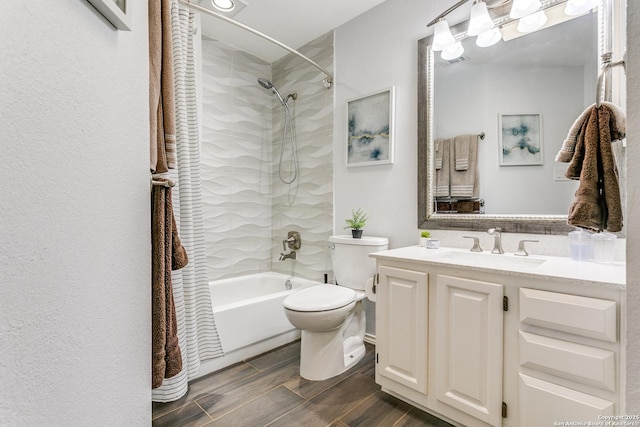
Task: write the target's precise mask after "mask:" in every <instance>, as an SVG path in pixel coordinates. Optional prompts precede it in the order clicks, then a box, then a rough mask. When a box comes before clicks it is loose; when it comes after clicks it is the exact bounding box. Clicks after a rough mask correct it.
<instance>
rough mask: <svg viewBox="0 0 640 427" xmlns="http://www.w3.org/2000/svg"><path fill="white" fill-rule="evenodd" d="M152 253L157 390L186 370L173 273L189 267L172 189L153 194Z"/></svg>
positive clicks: (155, 189)
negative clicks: (177, 223) (172, 271)
mask: <svg viewBox="0 0 640 427" xmlns="http://www.w3.org/2000/svg"><path fill="white" fill-rule="evenodd" d="M156 179H157V180H162V179H161V178H156ZM151 254H152V259H151V298H152V308H151V315H152V323H151V329H152V330H151V345H152V374H151V375H152V376H151V381H152V384H151V385H152V388H157V387H159V386H161V385H162V380H163V379H164V378H170V377H173V376H175V375H177V374H179V373H180V371H181V370H182V356H181V353H180V346H179V344H178V323H177V319H176V312H175V305H174V301H173V289H172V286H171V270H177V269H179V268H182V267H184V266H185V265H187V263H188V257H187V253H186V250H185V249H184V247H183V246H182V244H181V242H180V238H179V237H178V231H177V227H176V221H175V218H174V217H173V206H172V203H171V188H169V187H162V186H153V188H152V191H151Z"/></svg>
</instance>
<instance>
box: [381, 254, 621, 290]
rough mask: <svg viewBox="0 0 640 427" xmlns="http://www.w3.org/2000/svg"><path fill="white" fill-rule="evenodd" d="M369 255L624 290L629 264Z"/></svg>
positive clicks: (496, 256)
mask: <svg viewBox="0 0 640 427" xmlns="http://www.w3.org/2000/svg"><path fill="white" fill-rule="evenodd" d="M369 256H370V257H373V258H379V259H388V260H396V261H408V262H417V263H420V264H427V265H439V266H450V267H455V268H460V269H466V270H482V271H485V272H489V273H498V274H506V275H510V276H519V277H531V278H538V279H540V278H548V279H553V280H556V281H563V282H572V283H589V284H595V285H600V286H602V285H605V286H611V287H613V288H617V289H623V290H624V289H625V285H626V266H625V263H623V262H614V263H607V264H599V263H595V262H590V261H574V260H572V259H571V258H564V257H552V256H538V255H529V256H526V257H522V256H516V255H514V254H513V253H504V254H492V253H491V252H490V251H484V252H482V253H480V252H471V251H469V250H468V249H458V248H446V247H441V248H440V249H427V248H424V247H422V246H407V247H404V248H397V249H390V250H387V251H381V252H375V253H371V254H369Z"/></svg>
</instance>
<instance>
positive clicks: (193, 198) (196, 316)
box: [152, 0, 224, 402]
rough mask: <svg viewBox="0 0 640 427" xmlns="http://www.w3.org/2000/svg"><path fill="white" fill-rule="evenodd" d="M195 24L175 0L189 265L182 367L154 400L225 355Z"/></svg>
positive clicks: (182, 279) (179, 173)
mask: <svg viewBox="0 0 640 427" xmlns="http://www.w3.org/2000/svg"><path fill="white" fill-rule="evenodd" d="M193 21H194V14H193V12H190V11H189V10H188V9H186V8H183V7H180V6H179V5H178V2H177V0H172V1H171V26H172V34H173V37H172V43H173V71H174V88H175V123H176V142H177V168H176V169H170V170H169V174H168V175H169V177H170V178H171V179H174V180H175V181H176V182H177V185H176V186H175V187H174V189H173V207H174V214H175V217H176V222H177V224H178V231H179V235H180V239H181V240H182V244H183V246H184V247H185V248H186V250H187V253H188V254H189V264H188V265H187V266H186V267H184V268H183V269H182V270H179V271H173V272H172V284H173V296H174V299H175V307H176V317H177V323H178V341H179V343H180V350H181V352H182V362H183V369H182V371H181V372H180V373H179V374H178V375H176V376H175V377H172V378H165V380H164V382H163V384H162V386H161V387H159V388H156V389H154V390H153V392H152V400H153V401H155V402H170V401H174V400H177V399H179V398H180V397H182V396H183V395H184V394H185V393H186V392H187V387H188V381H189V380H190V379H192V378H193V377H194V376H195V375H196V374H197V373H198V370H199V368H200V363H201V361H203V360H207V359H212V358H215V357H221V356H223V355H224V354H223V351H222V346H221V344H220V339H219V337H218V332H217V329H216V325H215V321H214V318H213V311H212V308H211V297H210V293H209V280H208V276H207V267H206V254H205V242H204V218H203V208H202V185H201V178H200V135H199V125H198V120H197V119H198V108H197V105H198V104H197V98H196V81H195V76H196V72H195V55H194V51H195V46H194V44H195V36H194V33H195V31H194V24H193Z"/></svg>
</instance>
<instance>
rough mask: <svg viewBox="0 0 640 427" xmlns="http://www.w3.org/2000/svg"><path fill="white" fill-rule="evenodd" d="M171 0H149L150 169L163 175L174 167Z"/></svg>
mask: <svg viewBox="0 0 640 427" xmlns="http://www.w3.org/2000/svg"><path fill="white" fill-rule="evenodd" d="M173 86H174V83H173V48H172V43H171V0H149V123H150V147H149V148H150V155H151V162H150V168H151V172H153V173H164V172H167V170H168V169H174V168H175V167H176V124H175V108H174V92H173Z"/></svg>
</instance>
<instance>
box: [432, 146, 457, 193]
mask: <svg viewBox="0 0 640 427" xmlns="http://www.w3.org/2000/svg"><path fill="white" fill-rule="evenodd" d="M439 141H440V142H439V144H438V149H439V150H438V151H441V152H442V154H441V167H440V169H438V168H437V167H436V186H435V197H449V196H450V195H451V193H450V191H449V169H450V168H451V167H450V158H451V150H452V147H453V141H452V140H451V139H440V140H439ZM436 153H437V152H436Z"/></svg>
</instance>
